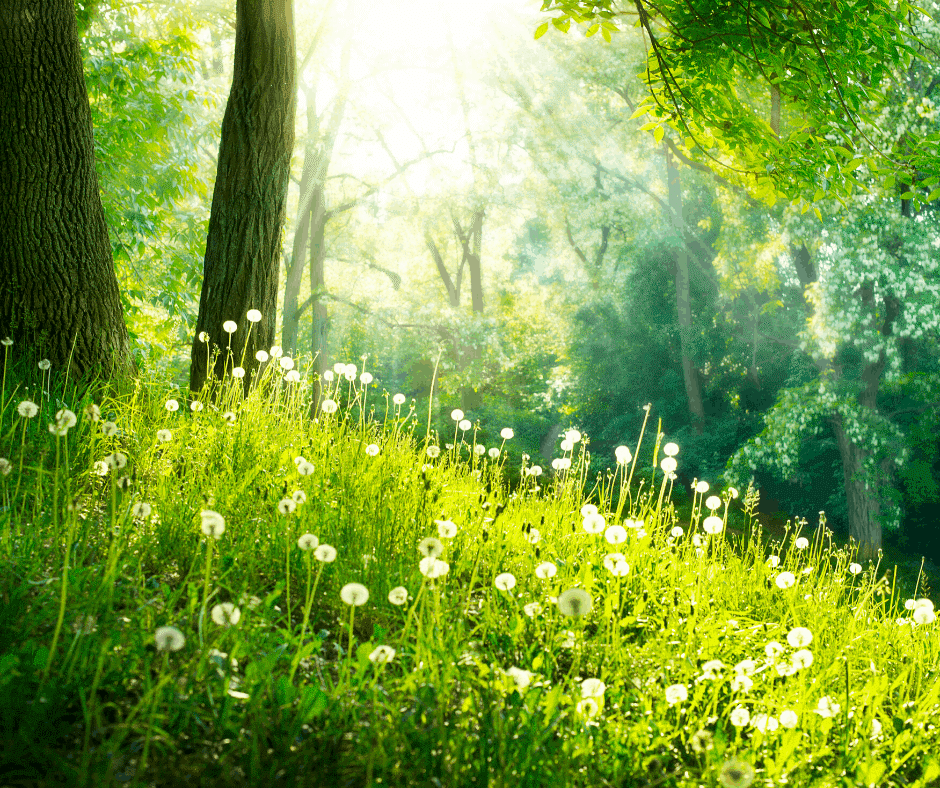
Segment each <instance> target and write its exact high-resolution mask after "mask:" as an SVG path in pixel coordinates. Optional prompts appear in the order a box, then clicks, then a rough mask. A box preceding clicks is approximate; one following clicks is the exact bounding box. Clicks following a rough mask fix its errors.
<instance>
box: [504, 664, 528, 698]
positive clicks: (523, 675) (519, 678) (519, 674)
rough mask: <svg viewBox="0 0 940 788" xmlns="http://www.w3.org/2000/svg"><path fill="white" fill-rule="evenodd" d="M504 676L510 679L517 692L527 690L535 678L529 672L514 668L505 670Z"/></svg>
mask: <svg viewBox="0 0 940 788" xmlns="http://www.w3.org/2000/svg"><path fill="white" fill-rule="evenodd" d="M505 673H506V675H507V676H508V677H509V678H511V679H512V681H513V683H514V684H515V685H516V689H517V690H519V692H522V691H523V690H525V689H527V688H528V686H529V685H530V684H531V683H532V679H534V678H535V674H534V673H532V672H531V671H529V670H523V669H522V668H517V667H515V666H513V667H511V668H507V669H506V671H505Z"/></svg>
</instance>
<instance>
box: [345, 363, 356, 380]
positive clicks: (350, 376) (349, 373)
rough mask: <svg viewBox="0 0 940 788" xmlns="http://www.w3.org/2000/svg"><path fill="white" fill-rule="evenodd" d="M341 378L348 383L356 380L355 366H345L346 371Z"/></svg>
mask: <svg viewBox="0 0 940 788" xmlns="http://www.w3.org/2000/svg"><path fill="white" fill-rule="evenodd" d="M343 377H344V378H346V380H348V381H349V382H350V383H352V382H353V381H354V380H355V379H356V365H355V364H347V365H346V371H345V372H344V373H343Z"/></svg>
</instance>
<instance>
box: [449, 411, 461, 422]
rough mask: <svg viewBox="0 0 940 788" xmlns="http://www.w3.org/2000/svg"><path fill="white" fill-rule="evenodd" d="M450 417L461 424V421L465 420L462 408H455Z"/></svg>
mask: <svg viewBox="0 0 940 788" xmlns="http://www.w3.org/2000/svg"><path fill="white" fill-rule="evenodd" d="M450 417H451V418H452V419H453V420H454V421H457V422H459V421H460V420H461V419H463V411H462V410H461V409H460V408H455V409H454V410H452V411H451V412H450Z"/></svg>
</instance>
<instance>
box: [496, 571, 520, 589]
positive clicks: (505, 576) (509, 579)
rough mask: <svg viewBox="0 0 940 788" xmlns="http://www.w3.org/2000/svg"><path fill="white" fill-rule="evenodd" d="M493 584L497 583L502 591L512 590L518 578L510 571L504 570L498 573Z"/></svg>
mask: <svg viewBox="0 0 940 788" xmlns="http://www.w3.org/2000/svg"><path fill="white" fill-rule="evenodd" d="M493 585H495V586H496V587H497V588H498V589H499V590H500V591H511V590H512V589H513V588H515V585H516V578H515V577H514V576H513V575H512V574H510V573H509V572H503V573H501V574H498V575H496V579H495V580H494V581H493Z"/></svg>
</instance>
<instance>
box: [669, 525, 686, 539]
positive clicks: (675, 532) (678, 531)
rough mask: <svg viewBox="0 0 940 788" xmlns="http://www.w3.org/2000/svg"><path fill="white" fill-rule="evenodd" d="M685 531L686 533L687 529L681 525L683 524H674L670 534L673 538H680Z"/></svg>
mask: <svg viewBox="0 0 940 788" xmlns="http://www.w3.org/2000/svg"><path fill="white" fill-rule="evenodd" d="M684 533H685V531H683V530H682V526H681V525H674V526H673V527H672V529H671V530H670V531H669V535H670V536H671V537H672V538H673V539H678V538H679V537H680V536H682V534H684Z"/></svg>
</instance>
